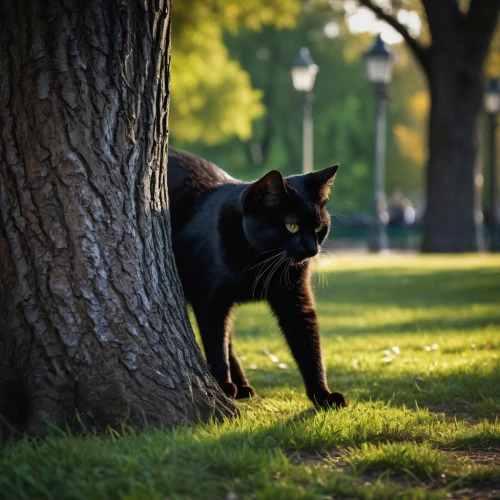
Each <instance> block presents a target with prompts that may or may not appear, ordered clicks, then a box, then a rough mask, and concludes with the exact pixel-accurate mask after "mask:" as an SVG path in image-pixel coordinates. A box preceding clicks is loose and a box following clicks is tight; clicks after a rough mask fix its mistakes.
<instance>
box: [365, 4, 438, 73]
mask: <svg viewBox="0 0 500 500" xmlns="http://www.w3.org/2000/svg"><path fill="white" fill-rule="evenodd" d="M358 1H359V3H360V4H361V5H363V6H364V7H366V8H367V9H370V10H371V11H372V12H373V13H374V14H375V15H376V16H377V17H378V18H379V19H381V20H382V21H385V22H386V23H387V24H389V25H390V26H392V27H393V28H394V29H395V30H396V31H397V32H398V33H399V34H400V35H401V36H402V37H403V38H404V40H405V42H406V43H407V45H408V46H409V47H410V49H411V50H412V51H413V53H414V54H415V57H416V58H417V60H418V61H419V63H420V64H421V65H422V67H423V68H424V70H425V71H427V70H428V57H427V49H426V48H425V47H423V46H422V45H421V44H420V43H419V42H418V41H417V40H416V39H415V38H413V37H412V36H411V35H410V33H409V32H408V30H407V29H406V28H405V27H404V26H403V25H402V24H401V23H400V22H399V21H398V20H397V19H396V18H394V17H393V16H391V15H390V14H387V13H386V12H384V10H383V9H382V8H381V7H379V6H378V5H376V4H375V3H374V2H373V0H358Z"/></svg>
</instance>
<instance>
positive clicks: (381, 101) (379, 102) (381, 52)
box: [364, 35, 394, 252]
mask: <svg viewBox="0 0 500 500" xmlns="http://www.w3.org/2000/svg"><path fill="white" fill-rule="evenodd" d="M364 58H365V63H366V73H367V75H368V80H369V81H370V82H371V83H373V86H374V88H375V99H376V119H375V163H374V174H373V175H374V177H373V209H372V222H371V227H370V236H369V239H368V247H369V249H370V251H371V252H380V251H381V250H385V249H386V248H387V247H388V238H387V223H388V222H389V215H388V213H387V203H386V199H385V136H386V107H387V98H388V87H389V84H390V83H391V78H392V66H393V63H394V53H393V52H392V51H391V50H389V49H387V47H386V46H385V45H384V42H383V41H382V38H381V37H380V35H378V36H377V39H376V40H375V43H374V45H373V46H372V48H371V49H370V50H369V51H367V52H365V53H364Z"/></svg>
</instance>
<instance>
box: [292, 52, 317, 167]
mask: <svg viewBox="0 0 500 500" xmlns="http://www.w3.org/2000/svg"><path fill="white" fill-rule="evenodd" d="M318 71H319V68H318V66H316V64H314V61H313V60H312V58H311V56H310V55H309V49H306V48H305V47H302V48H301V49H300V51H299V54H298V56H297V57H295V59H294V60H293V62H292V68H291V72H292V82H293V87H294V88H295V90H296V91H297V92H301V93H302V95H303V103H302V105H303V132H302V173H304V174H307V173H308V172H312V171H313V123H312V101H313V96H312V94H311V90H312V89H313V87H314V80H315V79H316V74H317V73H318Z"/></svg>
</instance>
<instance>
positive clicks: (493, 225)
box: [484, 79, 500, 252]
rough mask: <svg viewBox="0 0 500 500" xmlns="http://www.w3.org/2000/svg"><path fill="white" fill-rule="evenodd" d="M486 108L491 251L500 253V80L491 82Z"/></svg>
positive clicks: (485, 102)
mask: <svg viewBox="0 0 500 500" xmlns="http://www.w3.org/2000/svg"><path fill="white" fill-rule="evenodd" d="M484 107H485V109H486V112H487V113H488V118H489V120H488V121H489V132H490V141H489V142H490V250H491V251H492V252H498V251H500V234H499V230H498V229H499V228H498V184H497V183H498V178H497V166H496V147H495V146H496V140H495V139H496V129H497V120H498V114H499V113H500V80H498V79H497V80H490V83H489V85H488V87H487V89H486V93H485V95H484Z"/></svg>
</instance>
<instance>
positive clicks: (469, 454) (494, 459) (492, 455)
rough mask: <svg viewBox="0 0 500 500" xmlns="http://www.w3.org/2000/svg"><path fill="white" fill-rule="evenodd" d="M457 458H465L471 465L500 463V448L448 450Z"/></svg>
mask: <svg viewBox="0 0 500 500" xmlns="http://www.w3.org/2000/svg"><path fill="white" fill-rule="evenodd" d="M445 453H448V454H450V455H452V456H453V458H455V459H456V460H463V461H465V462H467V463H468V464H470V465H475V466H478V465H479V466H485V465H500V448H488V449H486V450H466V451H462V450H460V451H458V450H455V451H446V452H445Z"/></svg>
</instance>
